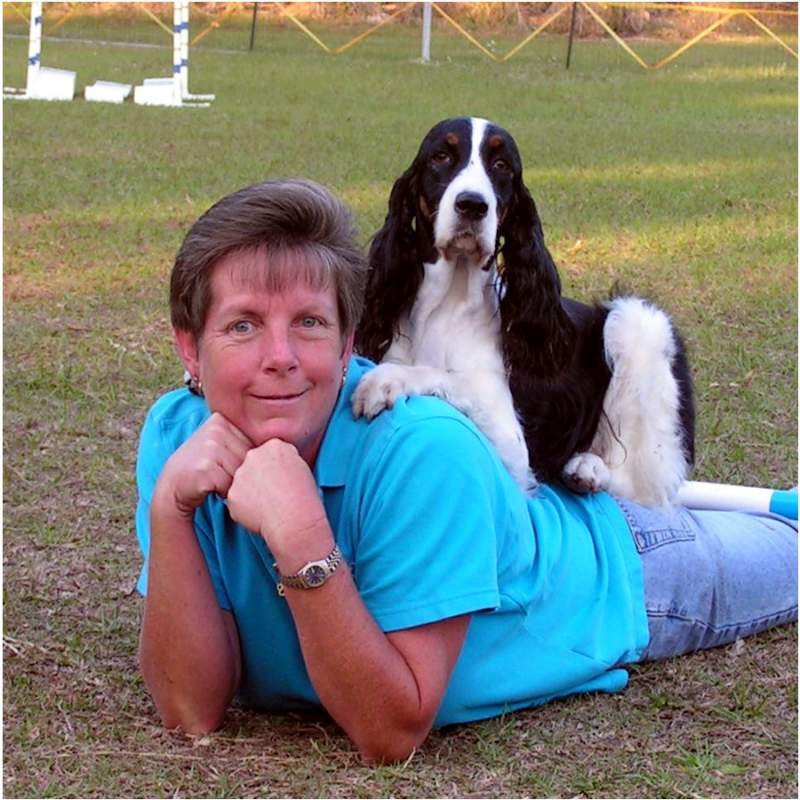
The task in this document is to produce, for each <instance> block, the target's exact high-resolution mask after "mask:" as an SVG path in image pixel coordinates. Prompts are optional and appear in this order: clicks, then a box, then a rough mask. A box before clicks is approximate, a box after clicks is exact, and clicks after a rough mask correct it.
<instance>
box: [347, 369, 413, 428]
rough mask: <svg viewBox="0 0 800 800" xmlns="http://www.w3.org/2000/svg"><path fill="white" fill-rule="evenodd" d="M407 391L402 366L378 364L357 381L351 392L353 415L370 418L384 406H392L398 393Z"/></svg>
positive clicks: (402, 393) (398, 395) (406, 392)
mask: <svg viewBox="0 0 800 800" xmlns="http://www.w3.org/2000/svg"><path fill="white" fill-rule="evenodd" d="M408 393H409V392H408V388H407V382H406V380H405V379H404V376H403V367H398V366H396V365H394V364H379V365H378V366H377V367H375V369H373V370H370V371H369V372H368V373H367V374H366V375H365V376H364V377H363V378H362V379H361V380H360V381H359V384H358V386H357V387H356V390H355V392H353V398H352V400H351V404H352V407H353V416H354V417H361V416H364V417H366V418H367V419H372V418H373V417H375V416H377V415H378V414H380V412H381V411H383V409H384V408H392V406H394V404H395V402H396V401H397V398H398V397H400V395H404V394H408Z"/></svg>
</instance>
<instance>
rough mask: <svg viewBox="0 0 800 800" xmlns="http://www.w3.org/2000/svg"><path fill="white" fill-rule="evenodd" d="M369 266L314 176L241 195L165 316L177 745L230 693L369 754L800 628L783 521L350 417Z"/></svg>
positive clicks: (160, 653)
mask: <svg viewBox="0 0 800 800" xmlns="http://www.w3.org/2000/svg"><path fill="white" fill-rule="evenodd" d="M364 273H365V264H364V261H363V259H362V256H361V255H360V253H359V251H358V248H357V247H356V245H355V236H354V232H353V229H352V224H351V221H350V216H349V214H348V212H347V210H346V209H345V207H344V206H343V205H342V204H341V203H340V202H339V201H338V200H336V199H335V198H334V197H333V196H331V195H330V194H329V193H328V192H326V191H325V190H324V189H322V188H321V187H319V186H317V185H316V184H313V183H311V182H308V181H302V180H288V181H272V182H266V183H262V184H258V185H255V186H251V187H249V188H246V189H243V190H241V191H240V192H236V193H234V194H232V195H230V196H228V197H226V198H224V199H223V200H221V201H220V202H219V203H217V204H216V205H215V206H213V207H212V208H211V209H209V211H207V212H206V213H205V214H204V215H203V216H202V217H201V218H200V219H199V220H198V221H197V222H196V223H195V225H194V226H193V227H192V229H191V230H190V231H189V233H188V235H187V237H186V240H185V241H184V243H183V246H182V247H181V249H180V251H179V253H178V256H177V258H176V261H175V266H174V269H173V273H172V280H171V314H172V323H173V327H174V331H175V341H176V345H177V349H178V352H179V354H180V357H181V359H182V361H183V363H184V365H185V367H186V370H187V372H188V374H189V376H190V387H189V388H188V389H179V390H176V391H173V392H169V393H168V394H166V395H164V396H163V397H162V398H160V399H159V400H158V401H157V402H156V404H155V405H154V406H153V408H152V409H151V411H150V413H149V415H148V417H147V421H146V422H145V426H144V429H143V432H142V437H141V443H140V451H139V462H138V469H137V479H138V484H139V493H140V500H139V507H138V510H137V529H138V535H139V540H140V544H141V547H142V551H143V554H144V556H145V565H144V568H143V570H142V575H141V578H140V581H139V589H140V591H141V592H142V594H145V595H146V600H145V611H144V618H143V623H142V632H141V646H140V660H141V668H142V672H143V674H144V678H145V681H146V683H147V686H148V688H149V690H150V692H151V694H152V696H153V699H154V701H155V704H156V707H157V708H158V711H159V714H160V715H161V718H162V720H163V722H164V724H165V725H166V726H168V727H181V728H182V729H183V730H184V731H187V732H191V733H199V732H206V731H210V730H213V729H216V728H218V727H219V726H220V725H221V724H222V721H223V718H224V715H225V711H226V709H227V707H228V706H229V704H230V703H231V701H232V699H233V698H234V696H236V695H238V697H239V699H240V701H241V702H243V703H245V704H247V705H250V706H253V707H256V708H261V709H265V710H270V709H293V708H294V709H296V708H304V707H313V706H318V705H320V704H321V705H322V706H324V707H325V709H326V710H327V711H328V712H329V713H330V714H331V716H332V717H333V718H334V719H335V720H336V721H337V722H338V723H339V724H340V725H341V726H342V728H343V729H344V730H345V732H346V733H347V735H348V736H349V737H350V738H351V739H352V741H353V742H354V743H355V745H356V746H357V747H358V749H359V751H360V752H361V753H362V755H363V756H364V757H365V758H366V759H368V760H378V761H392V760H397V759H402V758H405V757H407V756H408V754H409V753H410V752H412V750H413V749H414V748H415V747H417V746H418V745H419V744H421V742H422V741H423V740H424V739H425V737H426V736H427V734H428V732H429V731H430V729H431V727H432V726H433V725H434V724H436V725H442V724H448V723H452V722H464V721H469V720H475V719H481V718H485V717H489V716H493V715H497V714H500V713H503V712H505V711H508V710H513V709H517V708H523V707H529V706H533V705H537V704H540V703H544V702H546V701H547V700H549V699H551V698H554V697H561V696H565V695H568V694H572V693H575V692H585V691H594V690H602V691H618V690H621V689H622V688H623V687H624V686H625V684H626V681H627V673H626V672H625V670H624V669H622V665H623V664H625V663H632V662H635V661H639V660H643V659H649V658H664V657H667V656H671V655H677V654H679V653H683V652H688V651H691V650H695V649H698V648H702V647H711V646H714V645H717V644H723V643H725V642H729V641H733V640H734V639H735V638H737V637H741V636H744V635H748V634H751V633H755V632H757V631H759V630H763V629H765V628H767V627H770V626H771V625H775V624H780V623H783V622H787V621H790V620H794V619H796V617H797V605H796V593H797V566H796V555H797V536H796V530H795V529H794V528H792V527H791V526H790V524H789V523H788V522H787V521H786V520H782V519H780V518H775V517H757V516H751V515H744V514H736V513H730V512H728V513H724V514H722V513H714V512H703V513H691V512H688V511H686V510H685V509H675V510H673V511H671V512H656V511H652V510H647V509H643V508H640V507H638V506H634V505H632V504H630V503H624V504H623V503H619V504H618V503H617V502H615V501H614V500H613V499H612V498H611V497H609V496H608V495H605V494H599V495H595V496H590V497H582V496H577V495H573V494H570V493H569V492H566V491H563V490H560V489H552V488H549V487H541V489H540V491H539V492H538V494H537V495H536V496H535V497H533V498H526V497H524V496H523V494H522V493H521V492H520V491H519V490H518V489H517V487H516V485H515V484H514V482H513V481H512V480H511V478H510V477H509V475H508V474H507V473H506V472H505V470H504V468H503V467H502V465H501V463H500V462H499V461H498V459H497V456H496V455H495V453H494V452H493V451H492V449H491V447H490V445H489V444H488V443H487V441H486V440H485V439H484V437H483V436H482V435H481V434H480V433H479V432H478V430H477V429H476V428H475V427H474V426H473V425H472V424H471V423H470V422H469V421H468V420H467V419H465V418H464V417H463V416H461V415H460V414H459V413H458V412H456V411H455V410H453V409H452V408H450V407H449V406H447V405H446V404H444V403H442V402H441V401H439V400H437V399H434V398H428V397H414V398H409V399H407V400H405V399H401V401H400V402H398V403H397V404H396V405H395V407H394V408H393V409H391V410H387V411H385V412H383V413H382V414H380V415H378V417H376V418H375V419H374V420H372V421H371V422H368V421H366V420H365V419H363V418H360V419H358V420H356V419H354V418H353V416H352V413H351V411H350V397H351V395H352V392H353V390H354V388H355V386H356V385H357V383H358V380H359V379H360V377H361V376H362V375H363V374H364V372H365V371H366V370H368V369H370V368H371V366H372V365H371V364H370V363H369V362H367V361H365V360H363V359H360V358H358V357H355V356H353V354H352V346H353V333H354V329H355V325H356V323H357V320H358V318H359V314H360V310H361V302H362V294H363V285H364Z"/></svg>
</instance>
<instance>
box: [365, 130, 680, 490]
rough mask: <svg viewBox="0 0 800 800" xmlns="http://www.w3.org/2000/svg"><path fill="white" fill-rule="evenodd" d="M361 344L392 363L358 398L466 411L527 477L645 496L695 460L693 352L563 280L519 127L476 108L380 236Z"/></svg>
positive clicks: (529, 482) (657, 325)
mask: <svg viewBox="0 0 800 800" xmlns="http://www.w3.org/2000/svg"><path fill="white" fill-rule="evenodd" d="M369 259H370V272H369V278H368V284H367V296H366V312H365V315H364V318H363V319H362V321H361V324H360V327H359V329H358V332H357V338H356V349H357V351H358V352H360V353H362V354H363V355H366V356H368V357H370V358H372V359H373V360H374V361H376V362H381V363H380V364H379V365H378V366H377V367H376V368H375V369H373V370H371V371H370V372H369V373H368V374H367V375H365V376H364V378H363V379H362V381H361V383H360V384H359V386H358V388H357V390H356V392H355V394H354V397H353V411H354V413H355V415H356V416H358V415H362V414H363V415H365V416H367V417H370V418H371V417H373V416H375V415H376V414H378V413H379V412H380V411H381V410H382V409H384V408H386V407H390V406H392V405H393V403H394V402H395V400H396V398H397V397H398V396H400V395H414V394H425V395H435V396H438V397H441V398H442V399H444V400H446V401H448V402H449V403H451V404H452V405H454V406H455V407H456V408H458V409H459V410H461V411H462V412H464V413H465V414H466V415H467V416H469V417H470V418H471V419H472V420H473V421H474V422H475V424H476V425H477V426H478V427H479V428H480V429H481V430H482V431H483V432H484V434H485V435H486V436H487V437H488V439H489V440H490V441H491V442H492V444H493V445H494V446H495V448H496V450H497V452H498V454H499V456H500V458H501V459H502V461H503V463H504V464H505V465H506V467H507V468H508V470H509V472H510V473H511V475H512V476H513V478H514V479H515V480H516V481H517V483H518V484H519V485H520V486H521V487H522V488H523V490H525V491H531V490H533V489H534V488H535V486H536V482H537V480H540V481H548V482H554V481H558V480H562V481H563V482H564V483H565V484H566V485H567V486H569V487H570V488H572V489H575V490H577V491H583V492H594V491H601V490H608V491H610V492H612V493H614V494H616V495H619V496H622V497H626V498H629V499H632V500H635V501H638V502H640V503H644V504H647V505H664V504H668V503H670V502H671V501H673V500H674V498H675V495H676V493H677V490H678V487H679V486H680V484H681V483H682V482H683V481H684V480H685V479H686V477H687V475H688V473H689V470H690V468H691V466H692V464H693V461H694V404H693V399H692V383H691V377H690V374H689V367H688V364H687V360H686V353H685V350H684V346H683V343H682V341H681V338H680V336H679V335H678V333H677V331H676V330H675V328H674V326H673V325H672V323H671V321H670V319H669V317H667V315H666V314H665V313H664V312H663V311H661V310H659V309H657V308H655V307H654V306H652V305H650V304H649V303H647V302H645V301H644V300H641V299H639V298H636V297H616V298H615V299H612V300H610V301H609V302H606V303H603V304H597V305H594V306H590V305H585V304H583V303H579V302H577V301H575V300H571V299H569V298H566V297H562V295H561V281H560V279H559V275H558V271H557V269H556V266H555V264H554V263H553V260H552V258H551V256H550V253H549V252H548V250H547V248H546V247H545V243H544V235H543V233H542V226H541V222H540V221H539V216H538V213H537V211H536V206H535V204H534V202H533V198H532V197H531V195H530V193H529V192H528V190H527V189H526V187H525V185H524V184H523V182H522V163H521V160H520V155H519V151H518V150H517V146H516V144H515V142H514V140H513V139H512V138H511V136H510V135H509V134H508V133H507V132H506V131H505V130H503V129H502V128H499V127H498V126H497V125H495V124H493V123H491V122H489V121H487V120H485V119H478V118H458V119H447V120H444V121H443V122H440V123H439V124H438V125H436V126H434V128H433V129H432V130H431V131H430V132H429V133H428V134H427V136H426V137H425V138H424V139H423V141H422V145H421V146H420V149H419V152H418V153H417V156H416V158H415V159H414V161H413V163H412V164H411V166H410V167H409V168H408V169H407V170H406V171H405V172H404V173H403V175H401V176H400V178H398V180H397V181H396V183H395V184H394V187H393V188H392V192H391V196H390V198H389V213H388V214H387V216H386V221H385V223H384V225H383V228H381V230H380V231H378V233H377V234H376V235H375V237H374V239H373V241H372V245H371V248H370V255H369Z"/></svg>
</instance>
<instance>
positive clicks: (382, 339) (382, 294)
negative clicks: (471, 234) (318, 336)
mask: <svg viewBox="0 0 800 800" xmlns="http://www.w3.org/2000/svg"><path fill="white" fill-rule="evenodd" d="M416 214H417V161H416V160H415V161H414V163H413V164H412V165H411V166H410V167H409V168H408V169H407V170H406V171H405V172H404V173H403V174H402V175H401V176H400V177H399V178H398V179H397V180H396V181H395V184H394V186H393V187H392V192H391V194H390V195H389V212H388V213H387V215H386V220H385V221H384V223H383V227H382V228H381V229H380V230H379V231H378V232H377V233H376V234H375V236H374V237H373V239H372V244H371V245H370V249H369V273H368V275H367V289H366V295H365V306H364V313H363V315H362V318H361V322H360V324H359V326H358V329H357V331H356V344H355V347H356V351H357V352H359V353H361V354H362V355H365V356H367V357H368V358H371V359H373V360H374V361H380V359H381V358H383V356H384V354H385V353H386V351H387V350H388V349H389V345H390V344H391V343H392V338H393V337H394V334H395V332H396V328H397V322H398V320H399V318H400V317H401V315H402V314H403V313H405V312H407V311H408V310H409V309H410V308H411V305H412V303H413V302H414V298H415V297H416V295H417V290H418V289H419V286H420V283H421V282H422V274H423V273H422V262H421V260H420V258H419V257H418V253H417V227H416V226H417V223H416V220H415V218H416Z"/></svg>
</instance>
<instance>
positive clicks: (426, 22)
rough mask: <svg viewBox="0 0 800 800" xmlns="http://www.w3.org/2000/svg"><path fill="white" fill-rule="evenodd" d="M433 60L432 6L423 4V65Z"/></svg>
mask: <svg viewBox="0 0 800 800" xmlns="http://www.w3.org/2000/svg"><path fill="white" fill-rule="evenodd" d="M430 60H431V4H430V3H423V4H422V63H423V64H427V63H428V62H429V61H430Z"/></svg>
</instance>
